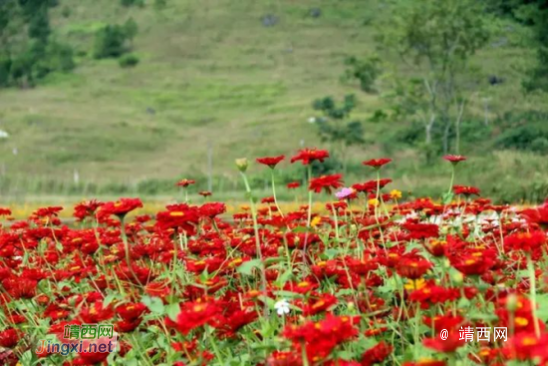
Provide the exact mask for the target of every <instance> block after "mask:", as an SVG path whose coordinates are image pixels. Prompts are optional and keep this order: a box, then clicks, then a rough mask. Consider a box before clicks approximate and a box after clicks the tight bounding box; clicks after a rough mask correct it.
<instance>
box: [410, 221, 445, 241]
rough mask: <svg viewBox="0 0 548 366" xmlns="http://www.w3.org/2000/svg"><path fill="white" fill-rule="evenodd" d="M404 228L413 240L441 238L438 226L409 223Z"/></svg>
mask: <svg viewBox="0 0 548 366" xmlns="http://www.w3.org/2000/svg"><path fill="white" fill-rule="evenodd" d="M402 226H403V228H404V229H405V230H407V231H409V235H410V237H411V239H426V238H437V237H438V236H439V227H438V225H436V224H413V223H410V222H408V223H405V224H403V225H402Z"/></svg>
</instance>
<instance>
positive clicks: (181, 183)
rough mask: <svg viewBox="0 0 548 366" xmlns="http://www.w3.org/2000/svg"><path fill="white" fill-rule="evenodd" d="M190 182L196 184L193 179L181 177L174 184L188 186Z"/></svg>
mask: <svg viewBox="0 0 548 366" xmlns="http://www.w3.org/2000/svg"><path fill="white" fill-rule="evenodd" d="M191 184H196V181H195V180H194V179H186V178H185V179H181V180H180V181H178V182H177V183H176V184H175V185H176V186H178V187H183V188H186V187H188V186H190V185H191Z"/></svg>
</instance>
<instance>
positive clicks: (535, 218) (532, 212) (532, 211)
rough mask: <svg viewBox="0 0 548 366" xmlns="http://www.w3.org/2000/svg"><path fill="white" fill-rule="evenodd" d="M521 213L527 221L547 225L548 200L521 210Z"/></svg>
mask: <svg viewBox="0 0 548 366" xmlns="http://www.w3.org/2000/svg"><path fill="white" fill-rule="evenodd" d="M521 214H522V215H523V216H525V218H526V219H527V221H529V222H532V223H535V224H539V225H546V226H548V200H546V202H544V204H543V205H542V206H539V207H536V208H528V209H525V210H523V211H521Z"/></svg>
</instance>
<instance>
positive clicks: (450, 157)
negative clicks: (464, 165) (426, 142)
mask: <svg viewBox="0 0 548 366" xmlns="http://www.w3.org/2000/svg"><path fill="white" fill-rule="evenodd" d="M443 158H444V159H445V160H447V161H449V162H451V164H453V165H456V164H458V163H460V162H461V161H465V160H466V157H464V156H462V155H445V156H444V157H443Z"/></svg>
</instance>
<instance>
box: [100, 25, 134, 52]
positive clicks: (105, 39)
mask: <svg viewBox="0 0 548 366" xmlns="http://www.w3.org/2000/svg"><path fill="white" fill-rule="evenodd" d="M126 40H127V35H126V32H125V29H124V28H123V27H122V26H120V25H107V26H105V27H104V28H102V29H100V30H98V31H97V34H96V35H95V47H94V52H93V55H94V57H95V58H98V59H101V58H109V57H120V56H121V55H122V54H124V53H125V52H127V50H128V47H127V45H126Z"/></svg>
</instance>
